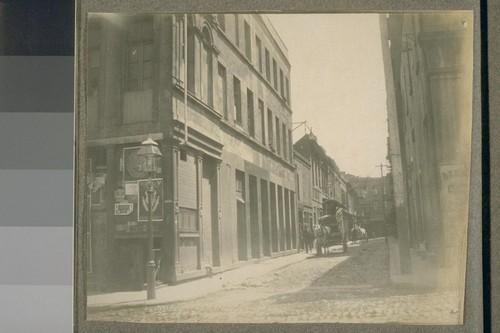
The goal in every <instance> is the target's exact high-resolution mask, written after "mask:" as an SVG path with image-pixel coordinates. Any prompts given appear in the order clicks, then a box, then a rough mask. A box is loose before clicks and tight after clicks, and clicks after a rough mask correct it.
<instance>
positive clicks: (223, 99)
mask: <svg viewBox="0 0 500 333" xmlns="http://www.w3.org/2000/svg"><path fill="white" fill-rule="evenodd" d="M218 74H219V75H218V80H217V84H218V87H217V89H218V92H219V93H218V96H219V98H218V102H219V103H218V106H217V111H219V112H220V113H221V114H222V115H223V116H224V119H226V120H227V119H228V114H227V78H226V68H225V67H224V66H222V65H221V64H220V63H219V67H218Z"/></svg>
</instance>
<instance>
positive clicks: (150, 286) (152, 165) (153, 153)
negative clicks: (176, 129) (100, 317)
mask: <svg viewBox="0 0 500 333" xmlns="http://www.w3.org/2000/svg"><path fill="white" fill-rule="evenodd" d="M137 155H139V156H140V157H141V170H142V171H143V172H146V173H147V175H148V192H147V193H148V224H147V241H148V249H147V251H148V261H147V263H146V275H147V276H146V280H147V295H148V299H155V298H156V277H155V268H156V264H155V259H154V253H153V212H152V210H153V208H152V207H153V206H152V201H153V199H152V194H153V191H154V189H153V178H155V177H156V171H157V170H158V166H159V164H160V160H161V157H162V153H161V152H160V149H159V148H158V143H156V142H155V141H153V139H151V137H148V138H147V139H146V140H145V141H143V142H142V144H141V148H140V149H139V152H138V153H137Z"/></svg>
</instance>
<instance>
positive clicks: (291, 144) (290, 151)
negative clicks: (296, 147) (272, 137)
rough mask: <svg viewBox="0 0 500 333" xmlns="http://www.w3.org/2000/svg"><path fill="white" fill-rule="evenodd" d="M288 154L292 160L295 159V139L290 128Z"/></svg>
mask: <svg viewBox="0 0 500 333" xmlns="http://www.w3.org/2000/svg"><path fill="white" fill-rule="evenodd" d="M288 154H289V155H288V156H289V157H290V161H293V140H292V130H290V129H289V130H288Z"/></svg>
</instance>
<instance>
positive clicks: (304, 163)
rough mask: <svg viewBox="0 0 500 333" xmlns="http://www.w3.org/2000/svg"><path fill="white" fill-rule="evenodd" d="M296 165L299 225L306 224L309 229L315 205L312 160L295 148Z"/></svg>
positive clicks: (311, 224)
mask: <svg viewBox="0 0 500 333" xmlns="http://www.w3.org/2000/svg"><path fill="white" fill-rule="evenodd" d="M293 157H294V160H295V167H296V172H297V174H296V181H295V182H296V193H297V211H298V215H297V217H298V222H299V225H305V226H306V228H308V229H309V231H312V227H313V216H314V215H313V206H312V192H313V186H312V177H311V175H312V174H311V160H310V159H309V158H306V157H304V156H302V155H301V154H300V153H299V152H298V151H297V150H295V149H294V154H293Z"/></svg>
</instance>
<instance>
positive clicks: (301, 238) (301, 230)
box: [297, 224, 304, 252]
mask: <svg viewBox="0 0 500 333" xmlns="http://www.w3.org/2000/svg"><path fill="white" fill-rule="evenodd" d="M303 247H304V225H303V224H299V246H298V248H297V252H300V251H302V248H303Z"/></svg>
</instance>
